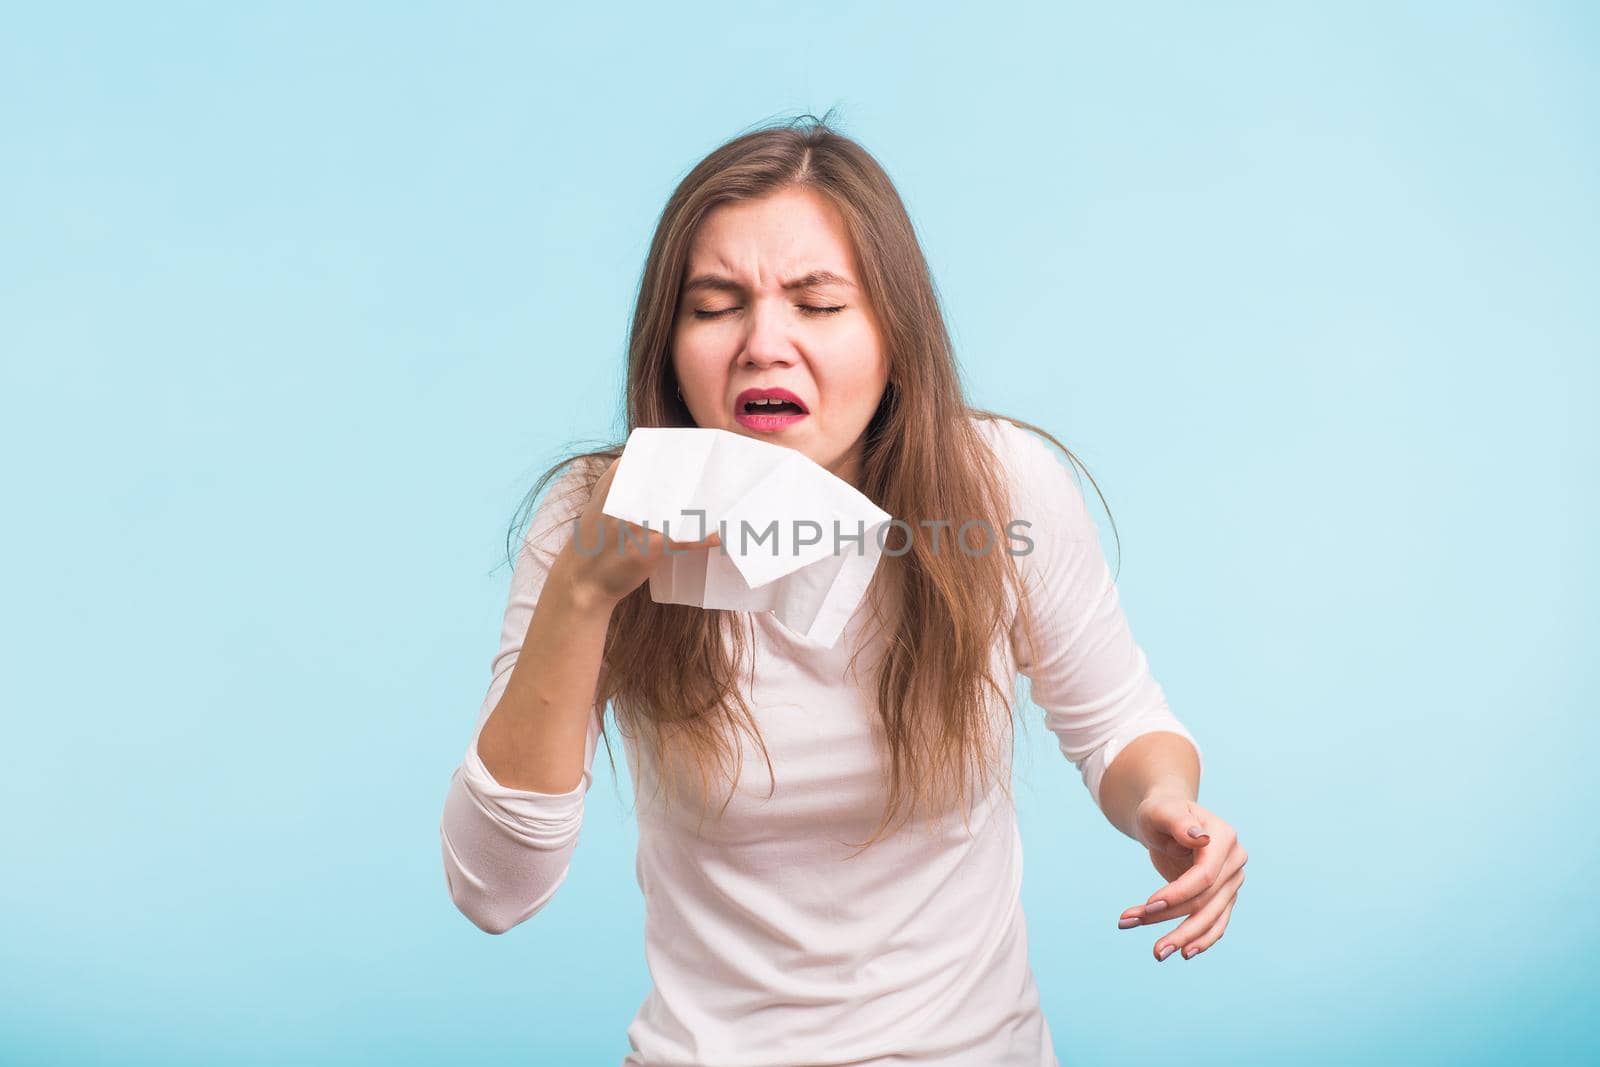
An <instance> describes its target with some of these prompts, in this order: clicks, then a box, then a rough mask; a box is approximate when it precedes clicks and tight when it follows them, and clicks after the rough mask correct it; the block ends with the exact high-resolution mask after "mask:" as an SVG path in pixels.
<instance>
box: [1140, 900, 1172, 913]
mask: <svg viewBox="0 0 1600 1067" xmlns="http://www.w3.org/2000/svg"><path fill="white" fill-rule="evenodd" d="M1166 906H1167V902H1166V901H1164V900H1152V901H1151V902H1150V903H1148V904H1146V905H1145V906H1144V913H1145V914H1146V915H1154V914H1155V913H1156V912H1158V911H1160V910H1161V909H1162V908H1164V907H1166Z"/></svg>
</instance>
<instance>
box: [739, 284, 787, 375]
mask: <svg viewBox="0 0 1600 1067" xmlns="http://www.w3.org/2000/svg"><path fill="white" fill-rule="evenodd" d="M786 309H787V303H786V302H785V301H784V300H782V299H779V300H757V301H755V310H754V313H753V314H752V315H751V316H750V320H749V321H750V332H749V334H748V335H746V337H745V343H744V352H743V353H741V355H740V357H739V363H740V365H741V366H745V367H750V368H754V369H760V368H763V367H774V366H785V365H787V364H790V363H793V362H794V361H795V350H794V340H793V338H791V337H790V336H789V324H788V322H787V317H786V316H785V314H784V312H785V310H786Z"/></svg>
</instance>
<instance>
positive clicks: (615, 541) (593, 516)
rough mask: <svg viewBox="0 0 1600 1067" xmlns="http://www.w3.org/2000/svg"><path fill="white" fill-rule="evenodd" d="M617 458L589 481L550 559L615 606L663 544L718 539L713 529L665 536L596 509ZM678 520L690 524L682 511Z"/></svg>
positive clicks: (688, 545)
mask: <svg viewBox="0 0 1600 1067" xmlns="http://www.w3.org/2000/svg"><path fill="white" fill-rule="evenodd" d="M621 462H622V459H621V457H620V456H619V457H618V458H617V459H614V460H612V461H611V466H609V467H607V468H606V472H605V473H604V474H603V475H601V476H600V480H599V481H598V482H596V483H595V486H594V491H593V493H591V494H590V496H589V502H588V503H587V504H585V505H584V508H583V511H582V513H580V514H579V516H578V525H577V529H576V530H575V531H574V532H573V536H572V537H571V538H570V539H568V541H567V543H566V545H565V546H564V547H563V548H562V549H561V554H560V557H559V558H558V559H557V561H556V566H558V567H563V568H565V570H566V572H567V575H568V577H569V580H570V581H571V582H572V585H573V588H574V589H576V590H578V591H579V592H581V593H582V594H584V595H585V596H586V597H588V598H590V599H593V600H595V601H598V602H600V603H602V604H604V605H605V606H607V607H612V606H615V605H616V604H617V603H618V602H620V601H621V600H622V599H623V598H624V597H626V596H627V595H628V594H629V593H631V592H633V591H634V590H635V589H637V588H639V586H641V585H643V584H644V582H645V580H646V579H648V578H649V577H650V574H651V572H653V571H654V570H655V569H656V565H657V564H659V563H660V562H661V560H662V559H663V558H664V557H665V556H666V554H667V548H668V547H669V546H670V547H671V549H672V551H673V552H683V551H686V550H688V549H693V548H709V547H711V546H713V545H718V544H721V543H722V541H721V538H720V537H719V535H718V534H717V532H716V531H715V530H713V531H712V532H711V535H710V536H709V537H707V538H705V539H704V540H702V541H679V540H676V539H673V540H669V539H668V538H667V537H665V536H663V535H662V533H661V532H660V531H659V530H649V529H646V528H645V527H643V526H639V525H638V524H636V523H631V522H627V521H625V520H623V519H618V518H615V517H613V516H611V515H607V514H605V513H604V512H602V511H601V510H600V509H601V508H602V507H603V506H604V505H605V501H606V495H607V494H608V493H609V492H610V491H611V482H612V480H613V479H614V478H615V477H616V474H617V465H618V464H619V463H621ZM682 521H683V523H684V525H685V526H692V525H693V523H692V522H691V520H690V519H689V518H687V517H686V518H684V519H683V520H682ZM676 525H677V523H676V522H673V523H670V524H669V529H671V528H672V527H675V526H676ZM624 531H626V533H624ZM641 541H643V544H642V545H641ZM580 546H581V548H582V551H580V550H579V548H580Z"/></svg>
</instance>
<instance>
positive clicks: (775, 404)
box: [744, 400, 806, 415]
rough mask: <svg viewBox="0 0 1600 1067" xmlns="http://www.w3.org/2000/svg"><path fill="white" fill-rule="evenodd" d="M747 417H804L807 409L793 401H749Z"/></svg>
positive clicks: (746, 408) (746, 405)
mask: <svg viewBox="0 0 1600 1067" xmlns="http://www.w3.org/2000/svg"><path fill="white" fill-rule="evenodd" d="M744 413H745V414H746V415H804V414H805V413H806V409H805V408H803V407H801V406H800V405H799V404H796V403H795V402H794V401H792V400H747V401H745V404H744Z"/></svg>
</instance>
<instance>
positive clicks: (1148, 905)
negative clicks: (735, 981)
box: [1128, 833, 1234, 922]
mask: <svg viewBox="0 0 1600 1067" xmlns="http://www.w3.org/2000/svg"><path fill="white" fill-rule="evenodd" d="M1233 845H1234V841H1233V837H1232V834H1231V833H1223V834H1221V835H1220V836H1213V837H1212V838H1211V841H1210V843H1209V844H1205V845H1197V846H1195V849H1194V866H1192V867H1190V868H1189V869H1188V870H1187V871H1184V872H1183V873H1182V874H1180V875H1178V877H1176V878H1174V879H1173V880H1172V881H1170V882H1168V883H1167V884H1166V885H1164V886H1162V887H1161V888H1160V889H1158V890H1156V891H1155V892H1154V893H1151V894H1150V896H1148V897H1147V898H1145V903H1144V905H1143V907H1142V911H1141V910H1140V906H1138V905H1135V906H1134V907H1133V908H1130V909H1128V910H1129V912H1130V913H1135V914H1142V915H1143V916H1145V917H1146V918H1147V919H1149V918H1152V917H1155V916H1157V915H1160V916H1161V918H1169V917H1170V916H1168V915H1166V914H1165V913H1167V912H1173V913H1175V914H1182V913H1183V912H1185V911H1187V910H1188V908H1187V907H1185V904H1186V902H1189V901H1192V900H1193V899H1194V898H1195V897H1197V896H1199V895H1200V894H1201V893H1204V892H1205V891H1206V890H1207V889H1208V888H1210V887H1211V886H1213V885H1215V884H1216V883H1217V882H1219V881H1221V880H1222V876H1223V873H1224V871H1223V868H1224V865H1225V864H1226V862H1227V860H1228V857H1229V854H1230V853H1231V852H1232V851H1233ZM1156 921H1158V922H1159V921H1160V919H1159V918H1158V919H1156Z"/></svg>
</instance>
